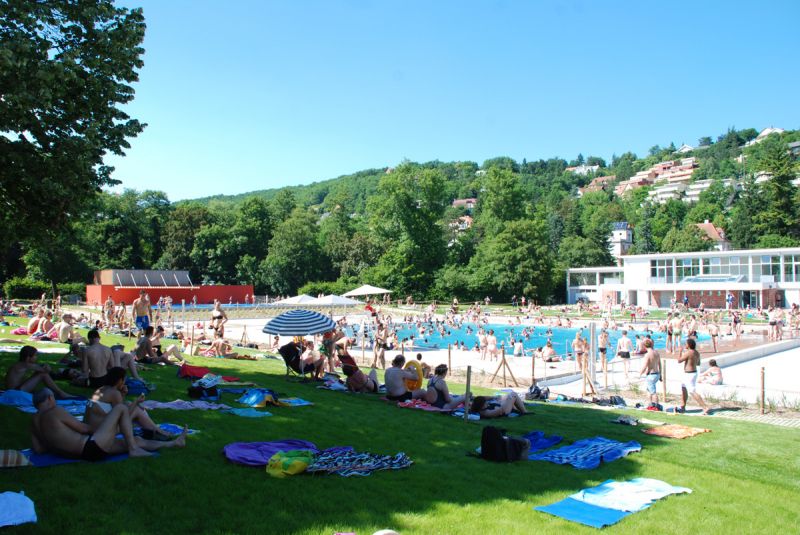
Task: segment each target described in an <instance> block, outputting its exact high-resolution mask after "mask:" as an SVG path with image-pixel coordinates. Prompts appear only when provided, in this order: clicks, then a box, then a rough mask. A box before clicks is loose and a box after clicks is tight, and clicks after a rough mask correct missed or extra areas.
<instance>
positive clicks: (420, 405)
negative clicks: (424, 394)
mask: <svg viewBox="0 0 800 535" xmlns="http://www.w3.org/2000/svg"><path fill="white" fill-rule="evenodd" d="M397 406H398V407H402V408H404V409H419V410H423V411H430V412H453V411H454V410H455V409H440V408H439V407H434V406H433V405H431V404H430V403H428V402H427V401H425V400H422V399H411V400H408V401H401V402H399V403H398V404H397ZM459 407H462V408H463V407H464V404H463V403H462V404H460V405H459ZM462 415H463V412H462Z"/></svg>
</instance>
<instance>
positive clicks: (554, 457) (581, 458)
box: [528, 437, 642, 470]
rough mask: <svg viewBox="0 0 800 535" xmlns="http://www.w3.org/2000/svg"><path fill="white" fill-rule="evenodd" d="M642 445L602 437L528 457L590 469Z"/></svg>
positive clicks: (580, 468)
mask: <svg viewBox="0 0 800 535" xmlns="http://www.w3.org/2000/svg"><path fill="white" fill-rule="evenodd" d="M641 449H642V445H641V444H639V443H638V442H636V441H634V440H631V441H630V442H625V443H622V442H617V441H616V440H611V439H608V438H604V437H594V438H586V439H583V440H579V441H577V442H575V443H574V444H571V445H569V446H564V447H563V448H558V449H557V450H550V451H546V452H544V453H537V454H534V455H531V456H530V457H528V458H529V459H530V460H532V461H550V462H551V463H556V464H571V465H572V466H574V467H575V468H578V469H579V470H592V469H594V468H597V467H598V466H600V463H601V462H603V461H605V462H607V463H608V462H611V461H616V460H617V459H620V458H622V457H625V456H626V455H628V454H629V453H633V452H636V451H641Z"/></svg>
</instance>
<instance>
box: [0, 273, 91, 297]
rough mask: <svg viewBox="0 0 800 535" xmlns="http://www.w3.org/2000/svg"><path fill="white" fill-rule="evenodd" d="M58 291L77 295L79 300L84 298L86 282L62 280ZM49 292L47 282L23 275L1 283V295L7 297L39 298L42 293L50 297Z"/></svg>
mask: <svg viewBox="0 0 800 535" xmlns="http://www.w3.org/2000/svg"><path fill="white" fill-rule="evenodd" d="M58 291H59V292H61V295H62V296H67V295H77V296H80V298H81V300H84V301H85V300H86V284H84V283H82V282H62V283H60V284H58ZM51 292H52V287H51V286H50V283H49V282H44V281H38V280H33V279H28V278H23V277H14V278H13V279H8V280H7V281H6V282H5V284H3V295H5V296H6V297H7V298H8V299H39V298H40V297H41V296H42V294H43V293H46V294H47V297H48V298H50V297H52V296H51V295H50V294H51Z"/></svg>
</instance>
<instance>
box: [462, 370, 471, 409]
mask: <svg viewBox="0 0 800 535" xmlns="http://www.w3.org/2000/svg"><path fill="white" fill-rule="evenodd" d="M471 380H472V366H467V392H466V393H465V394H464V420H465V421H466V420H468V419H469V405H470V399H469V385H470V381H471Z"/></svg>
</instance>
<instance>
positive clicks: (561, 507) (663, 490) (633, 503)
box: [535, 477, 692, 528]
mask: <svg viewBox="0 0 800 535" xmlns="http://www.w3.org/2000/svg"><path fill="white" fill-rule="evenodd" d="M691 492H692V490H691V489H688V488H686V487H675V486H672V485H670V484H668V483H665V482H663V481H659V480H658V479H649V478H642V477H640V478H636V479H632V480H630V481H614V480H612V479H609V480H608V481H605V482H604V483H602V484H600V485H597V486H596V487H591V488H588V489H583V490H581V491H579V492H577V493H575V494H572V495H571V496H568V497H567V498H565V499H563V500H561V501H560V502H556V503H553V504H550V505H544V506H540V507H535V509H536V510H537V511H543V512H545V513H549V514H551V515H554V516H558V517H561V518H564V519H566V520H570V521H572V522H578V523H581V524H585V525H587V526H591V527H594V528H602V527H604V526H610V525H612V524H616V523H617V522H619V521H620V520H622V519H623V518H625V517H626V516H628V515H630V514H633V513H635V512H637V511H641V510H643V509H646V508H648V507H650V506H651V505H652V504H653V503H655V502H656V501H657V500H660V499H661V498H664V497H665V496H669V495H670V494H681V493H691Z"/></svg>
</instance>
